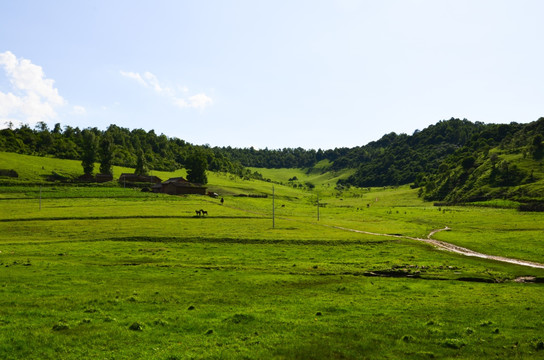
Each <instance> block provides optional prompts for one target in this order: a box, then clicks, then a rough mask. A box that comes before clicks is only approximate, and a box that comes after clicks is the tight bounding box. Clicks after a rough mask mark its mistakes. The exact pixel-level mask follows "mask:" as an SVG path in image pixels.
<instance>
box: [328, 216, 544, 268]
mask: <svg viewBox="0 0 544 360" xmlns="http://www.w3.org/2000/svg"><path fill="white" fill-rule="evenodd" d="M325 226H328V225H325ZM331 227H333V228H335V229H340V230H346V231H353V232H356V233H360V234H367V235H376V236H387V237H394V238H400V239H410V240H416V241H422V242H425V243H427V244H431V245H433V246H435V247H437V248H439V249H441V250H446V251H450V252H453V253H456V254H461V255H465V256H474V257H479V258H482V259H490V260H495V261H501V262H506V263H510V264H516V265H522V266H528V267H532V268H538V269H544V264H540V263H537V262H533V261H527V260H519V259H512V258H507V257H503V256H495V255H488V254H482V253H479V252H476V251H474V250H470V249H467V248H464V247H461V246H457V245H454V244H450V243H447V242H444V241H440V240H434V239H432V236H433V235H434V234H436V233H437V232H440V231H449V230H451V229H450V228H449V227H447V226H446V227H445V228H443V229H436V230H433V231H431V232H430V233H429V235H427V238H426V239H422V238H416V237H411V236H403V235H389V234H378V233H372V232H368V231H362V230H355V229H349V228H344V227H340V226H331Z"/></svg>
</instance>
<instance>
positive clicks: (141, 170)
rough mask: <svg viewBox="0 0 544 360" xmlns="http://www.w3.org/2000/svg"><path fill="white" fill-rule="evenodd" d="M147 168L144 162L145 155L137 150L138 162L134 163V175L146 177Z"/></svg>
mask: <svg viewBox="0 0 544 360" xmlns="http://www.w3.org/2000/svg"><path fill="white" fill-rule="evenodd" d="M148 172H149V168H148V167H147V162H146V161H145V155H144V152H143V151H142V149H140V150H138V160H137V161H136V169H135V170H134V174H136V175H147V174H148Z"/></svg>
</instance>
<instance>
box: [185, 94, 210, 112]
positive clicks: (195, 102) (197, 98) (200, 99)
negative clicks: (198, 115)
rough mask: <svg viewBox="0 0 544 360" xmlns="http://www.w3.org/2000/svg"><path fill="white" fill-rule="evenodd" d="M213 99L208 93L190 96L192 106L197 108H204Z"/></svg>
mask: <svg viewBox="0 0 544 360" xmlns="http://www.w3.org/2000/svg"><path fill="white" fill-rule="evenodd" d="M211 103H212V99H211V98H210V97H209V96H207V95H206V94H196V95H193V96H189V104H190V106H191V107H194V108H197V109H204V108H205V107H206V106H208V105H211Z"/></svg>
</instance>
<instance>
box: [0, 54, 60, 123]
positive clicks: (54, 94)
mask: <svg viewBox="0 0 544 360" xmlns="http://www.w3.org/2000/svg"><path fill="white" fill-rule="evenodd" d="M0 67H1V68H3V69H4V72H5V75H6V78H7V79H8V80H9V83H10V85H11V89H10V90H11V91H10V92H7V93H5V92H1V91H0V121H5V119H10V120H14V119H17V120H19V121H21V122H27V123H30V124H35V123H37V122H39V121H48V120H52V119H54V118H56V117H57V113H56V111H55V109H56V108H58V107H60V106H63V105H65V103H66V101H65V100H64V98H63V97H62V96H60V95H59V92H58V90H57V89H56V88H55V87H54V80H52V79H48V78H46V77H45V74H44V72H43V70H42V67H41V66H38V65H35V64H33V63H32V62H31V61H30V60H28V59H23V58H20V59H17V57H16V56H15V55H14V54H13V53H12V52H10V51H6V52H3V53H0Z"/></svg>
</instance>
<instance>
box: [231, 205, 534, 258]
mask: <svg viewBox="0 0 544 360" xmlns="http://www.w3.org/2000/svg"><path fill="white" fill-rule="evenodd" d="M229 207H231V206H229ZM231 208H232V209H237V210H241V211H245V212H249V213H252V214H257V215H264V214H262V213H258V212H253V211H248V210H244V209H240V208H236V207H231ZM277 218H278V219H280V218H281V219H282V220H290V221H300V220H296V219H290V218H285V217H277ZM302 222H303V221H302ZM314 224H316V223H314ZM319 225H321V226H327V227H332V228H335V229H339V230H345V231H351V232H355V233H359V234H366V235H373V236H386V237H392V238H399V239H409V240H415V241H421V242H425V243H427V244H431V245H433V246H435V247H437V248H439V249H441V250H445V251H450V252H453V253H456V254H461V255H464V256H473V257H478V258H482V259H490V260H495V261H500V262H505V263H510V264H516V265H521V266H528V267H532V268H537V269H544V264H541V263H537V262H534V261H527V260H520V259H513V258H507V257H503V256H495V255H488V254H483V253H479V252H477V251H474V250H470V249H467V248H464V247H461V246H457V245H454V244H450V243H447V242H444V241H440V240H434V239H433V238H432V237H433V235H434V234H436V233H437V232H440V231H450V230H451V228H449V227H447V226H446V227H445V228H443V229H436V230H433V231H431V232H430V233H429V235H427V238H426V239H422V238H417V237H411V236H405V235H392V234H380V233H374V232H370V231H363V230H356V229H350V228H345V227H342V226H334V225H325V224H319Z"/></svg>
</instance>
